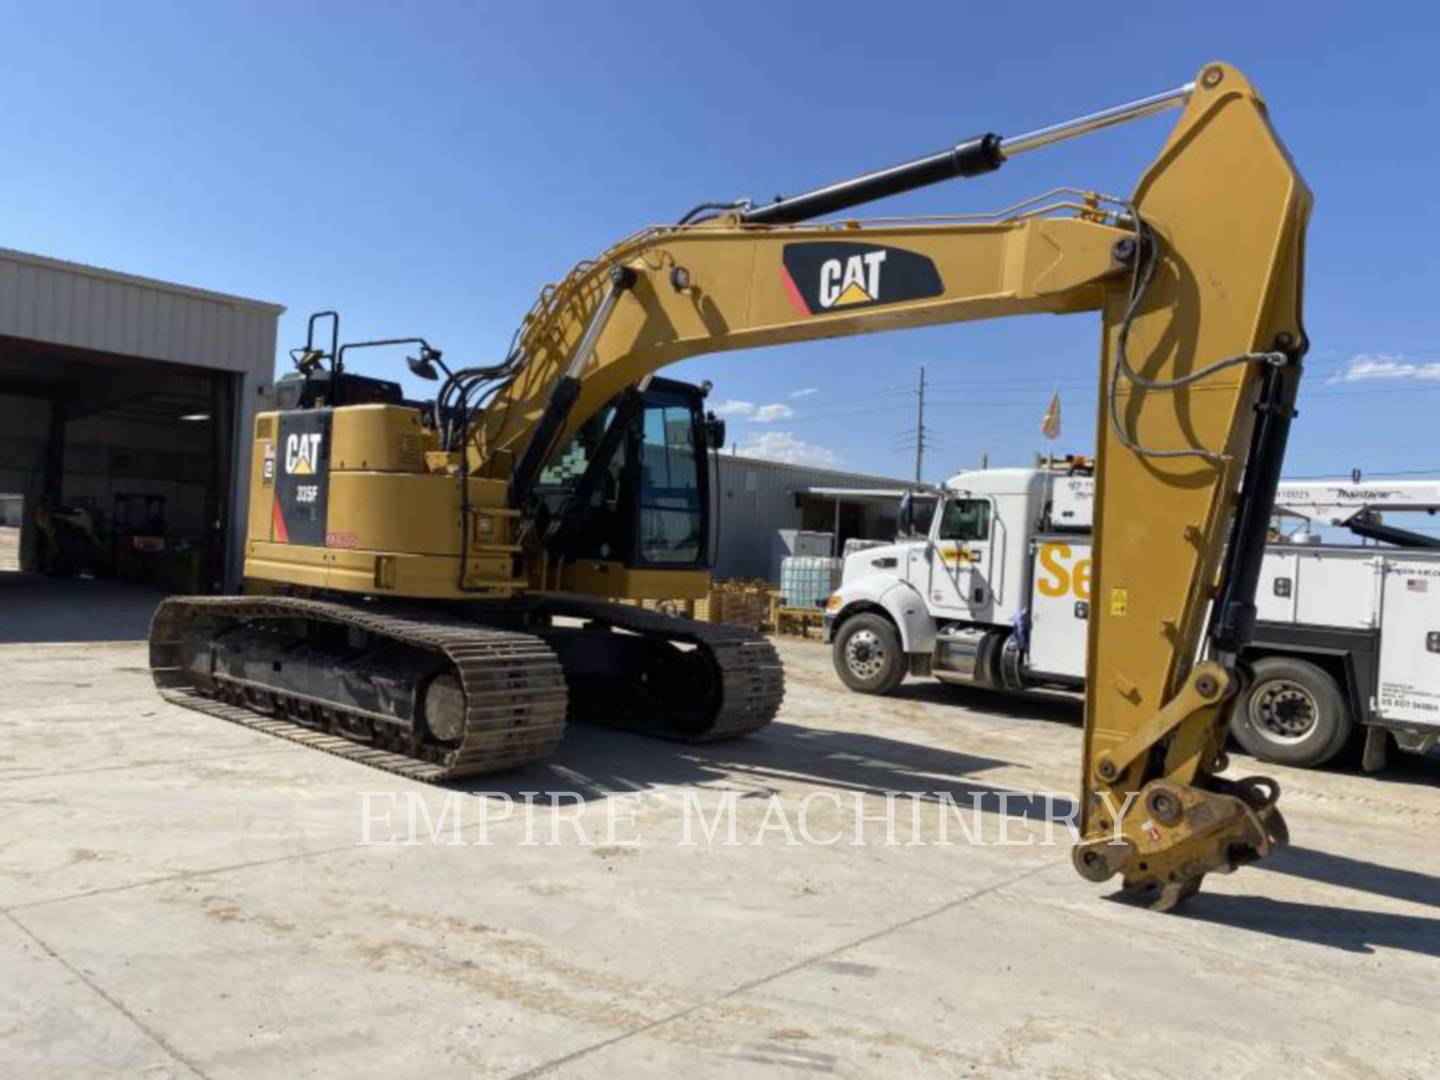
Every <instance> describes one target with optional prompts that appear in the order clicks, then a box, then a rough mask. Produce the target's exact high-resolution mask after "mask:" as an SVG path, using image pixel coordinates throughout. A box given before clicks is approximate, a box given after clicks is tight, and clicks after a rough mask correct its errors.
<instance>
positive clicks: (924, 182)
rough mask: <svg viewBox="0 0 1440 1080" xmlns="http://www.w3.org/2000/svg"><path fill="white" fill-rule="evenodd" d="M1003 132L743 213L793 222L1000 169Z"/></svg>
mask: <svg viewBox="0 0 1440 1080" xmlns="http://www.w3.org/2000/svg"><path fill="white" fill-rule="evenodd" d="M1000 142H1001V140H1000V136H999V135H993V134H991V135H977V136H975V138H973V139H967V140H965V142H962V143H960V144H959V145H958V146H952V147H951V148H950V149H948V150H940V151H938V152H936V153H934V154H927V155H926V156H925V157H922V158H916V159H915V160H913V161H906V162H903V163H901V164H899V165H892V166H890V167H889V168H888V169H880V170H879V171H877V172H872V173H866V174H865V175H864V176H856V177H853V178H852V179H849V180H841V181H840V182H839V183H837V184H830V185H829V186H828V187H822V188H816V189H815V190H814V191H807V192H805V193H804V194H803V195H792V196H791V197H790V198H788V199H779V200H777V201H775V202H773V203H769V204H768V205H766V206H756V207H752V208H751V209H749V210H746V211H745V212H744V213H743V214H741V215H740V218H741V220H742V221H744V222H746V223H748V224H751V225H790V224H793V223H795V222H797V221H809V220H811V219H812V218H817V217H823V216H824V215H826V214H833V213H835V212H836V211H837V210H847V209H849V208H850V207H852V206H859V205H861V204H862V203H868V202H874V201H875V200H876V199H883V198H886V197H887V196H890V195H899V194H901V193H902V192H906V191H914V190H915V189H916V188H922V187H927V186H929V185H930V184H938V183H940V182H941V181H942V180H953V179H955V178H956V177H970V176H980V175H981V174H983V173H988V172H994V171H995V170H996V169H998V168H999V167H1000V166H1001V165H1003V164H1004V163H1005V155H1004V154H1003V153H1001V150H1000Z"/></svg>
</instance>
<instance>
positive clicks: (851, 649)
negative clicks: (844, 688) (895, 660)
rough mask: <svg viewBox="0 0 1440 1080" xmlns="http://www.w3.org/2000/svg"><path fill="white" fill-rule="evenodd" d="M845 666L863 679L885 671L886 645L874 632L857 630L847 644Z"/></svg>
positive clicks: (871, 677)
mask: <svg viewBox="0 0 1440 1080" xmlns="http://www.w3.org/2000/svg"><path fill="white" fill-rule="evenodd" d="M845 665H846V666H847V667H848V668H849V669H850V671H851V672H852V673H853V674H854V675H855V676H856V677H857V678H861V679H873V678H875V676H877V675H879V674H880V673H881V672H882V671H884V670H885V644H884V642H882V641H881V640H880V636H879V635H878V634H876V633H875V631H873V630H857V631H855V633H853V634H851V635H850V637H849V639H848V640H846V642H845Z"/></svg>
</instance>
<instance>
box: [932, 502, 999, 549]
mask: <svg viewBox="0 0 1440 1080" xmlns="http://www.w3.org/2000/svg"><path fill="white" fill-rule="evenodd" d="M936 539H937V540H960V541H964V542H976V541H980V540H988V539H990V500H989V499H950V500H947V501H946V503H945V511H944V513H943V514H941V516H940V533H939V535H938V536H937V537H936Z"/></svg>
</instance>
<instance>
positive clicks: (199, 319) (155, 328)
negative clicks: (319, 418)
mask: <svg viewBox="0 0 1440 1080" xmlns="http://www.w3.org/2000/svg"><path fill="white" fill-rule="evenodd" d="M284 310H285V309H284V308H282V307H278V306H276V305H273V304H263V303H260V302H258V301H253V300H244V299H241V298H239V297H231V296H223V295H221V294H219V293H207V292H204V291H202V290H199V289H190V288H186V287H184V286H181V285H169V284H166V283H164V282H158V281H147V280H146V279H144V278H136V277H132V276H130V275H128V274H117V273H114V272H112V271H108V270H98V269H96V268H94V267H88V266H81V265H79V264H76V263H65V262H60V261H58V260H55V259H46V258H44V257H42V256H38V255H28V254H25V253H23V252H16V251H6V250H4V249H0V335H3V336H5V337H14V338H25V339H27V340H31V341H45V342H50V343H53V344H56V345H68V346H71V347H73V348H77V349H94V350H97V351H99V352H109V353H117V354H119V355H121V356H140V357H146V358H148V359H152V360H168V361H171V362H173V363H180V364H193V365H195V366H196V367H205V368H221V369H225V370H229V371H241V372H246V373H249V374H253V375H255V376H256V377H257V378H260V379H263V380H266V381H268V380H269V378H270V376H271V374H272V373H273V371H274V365H275V324H276V319H277V318H279V316H280V313H281V312H282V311H284Z"/></svg>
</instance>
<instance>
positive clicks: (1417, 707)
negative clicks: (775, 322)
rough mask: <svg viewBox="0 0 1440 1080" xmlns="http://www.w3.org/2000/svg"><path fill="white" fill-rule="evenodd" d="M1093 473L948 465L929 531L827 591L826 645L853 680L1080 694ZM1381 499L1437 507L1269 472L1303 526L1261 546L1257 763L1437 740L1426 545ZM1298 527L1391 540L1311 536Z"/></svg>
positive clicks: (1255, 659) (1372, 756) (1375, 490)
mask: <svg viewBox="0 0 1440 1080" xmlns="http://www.w3.org/2000/svg"><path fill="white" fill-rule="evenodd" d="M1093 504H1094V480H1093V478H1092V477H1091V476H1089V475H1087V474H1086V473H1085V472H1084V471H1068V472H1063V471H1057V470H1054V469H986V470H978V471H970V472H962V473H959V474H957V475H955V476H953V477H951V478H950V480H948V481H947V482H946V483H945V485H944V487H943V489H942V490H941V492H940V494H939V496H938V504H937V506H936V508H935V512H934V514H933V516H932V517H931V519H930V525H929V531H928V534H927V535H925V536H923V537H914V538H910V539H901V540H897V542H895V543H894V544H889V545H886V546H884V547H875V548H869V549H866V550H864V551H859V552H856V553H855V554H853V555H851V556H849V557H848V558H847V559H846V560H845V564H844V572H843V576H842V578H841V584H840V587H839V588H838V589H837V590H836V591H835V593H834V594H833V595H832V596H831V597H830V598H829V600H828V601H827V602H826V610H825V616H824V622H825V634H826V640H827V641H830V642H831V643H832V648H833V651H834V660H835V669H836V671H837V673H838V674H839V676H840V678H841V679H842V680H843V681H844V682H845V684H846V685H847V686H848V687H850V688H851V689H852V690H856V691H860V692H862V693H872V694H884V693H889V692H890V691H892V690H894V689H895V688H896V687H897V686H898V685H899V684H900V682H901V681H902V680H903V679H904V678H905V676H906V675H907V674H909V675H919V676H933V677H935V678H937V679H940V680H942V681H945V682H953V683H964V684H970V685H977V686H982V687H989V688H993V689H1003V690H1030V689H1040V688H1049V689H1072V690H1073V689H1080V688H1082V687H1083V682H1084V677H1085V653H1086V642H1087V635H1086V622H1087V619H1088V617H1089V613H1090V603H1091V598H1090V593H1091V588H1090V585H1091V581H1090V538H1089V532H1090V525H1091V510H1092V507H1093ZM1382 510H1411V511H1424V512H1428V513H1430V514H1434V513H1435V512H1436V511H1437V510H1440V484H1436V483H1431V482H1422V481H1403V480H1402V481H1367V482H1365V483H1363V484H1362V483H1358V482H1357V483H1355V484H1350V485H1346V484H1335V483H1330V482H1326V483H1323V484H1310V483H1282V485H1281V487H1280V491H1279V494H1278V496H1277V499H1276V512H1277V515H1289V516H1292V517H1298V518H1300V519H1301V520H1302V521H1304V522H1305V526H1304V527H1303V528H1302V529H1301V530H1300V532H1298V533H1297V534H1295V535H1293V536H1291V537H1289V538H1286V539H1284V540H1283V541H1281V540H1280V538H1281V536H1282V535H1283V534H1281V533H1280V532H1279V531H1278V530H1277V532H1276V537H1277V541H1280V542H1276V543H1273V544H1272V545H1271V546H1270V548H1269V550H1268V552H1267V554H1266V557H1265V562H1264V569H1263V573H1262V575H1261V580H1260V585H1259V588H1258V590H1257V596H1256V605H1257V607H1258V609H1259V610H1258V615H1259V621H1258V623H1257V626H1256V632H1255V638H1254V640H1253V642H1252V643H1251V645H1250V646H1249V648H1248V650H1247V651H1246V654H1245V659H1246V660H1247V662H1248V663H1249V665H1250V667H1251V669H1252V671H1253V673H1254V679H1253V681H1252V682H1251V683H1250V685H1249V686H1248V687H1247V688H1246V689H1245V690H1243V691H1242V693H1241V694H1240V695H1239V696H1238V697H1237V698H1236V701H1235V703H1234V705H1233V706H1232V712H1231V720H1230V724H1231V731H1232V733H1233V734H1234V736H1235V738H1236V740H1237V741H1238V742H1239V743H1240V744H1241V746H1243V747H1244V748H1245V749H1246V750H1247V751H1249V752H1250V753H1252V754H1254V755H1256V756H1257V757H1260V758H1263V759H1265V760H1267V761H1275V762H1280V763H1283V764H1287V765H1296V766H1315V765H1319V764H1321V763H1323V762H1325V761H1328V760H1329V759H1330V758H1332V757H1334V756H1335V755H1336V754H1337V753H1339V752H1340V751H1341V749H1343V748H1344V747H1345V746H1346V745H1347V744H1348V743H1349V742H1350V740H1351V737H1352V736H1353V735H1356V734H1357V733H1358V732H1359V731H1360V730H1362V729H1363V730H1364V731H1365V753H1364V765H1365V768H1366V769H1371V770H1373V769H1378V768H1381V767H1382V766H1383V765H1384V760H1385V753H1386V750H1387V748H1388V745H1389V742H1390V740H1391V739H1393V740H1394V742H1395V743H1396V744H1397V745H1398V746H1399V747H1400V748H1401V749H1403V750H1407V751H1411V752H1415V753H1425V752H1426V751H1428V750H1429V749H1430V748H1431V747H1433V746H1435V745H1436V743H1437V741H1440V546H1436V545H1437V541H1436V539H1435V538H1433V537H1427V536H1425V535H1423V534H1420V533H1415V532H1410V531H1406V530H1402V529H1397V528H1394V527H1393V526H1390V525H1388V524H1386V523H1385V522H1384V521H1383V520H1382V518H1381V513H1380V512H1381V511H1382ZM1311 524H1321V525H1333V526H1342V527H1346V528H1349V529H1350V530H1351V531H1352V532H1354V533H1357V534H1359V535H1361V536H1365V537H1370V538H1375V539H1383V540H1387V541H1389V542H1391V543H1396V544H1408V545H1411V546H1407V547H1394V546H1387V547H1380V546H1369V547H1366V546H1357V545H1354V544H1349V543H1347V544H1322V543H1316V542H1314V540H1315V538H1314V536H1313V534H1311V533H1310V531H1309V526H1310V525H1311Z"/></svg>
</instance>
